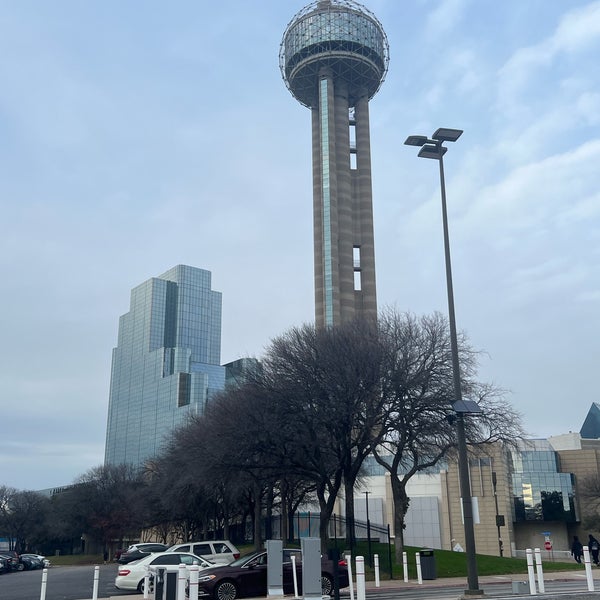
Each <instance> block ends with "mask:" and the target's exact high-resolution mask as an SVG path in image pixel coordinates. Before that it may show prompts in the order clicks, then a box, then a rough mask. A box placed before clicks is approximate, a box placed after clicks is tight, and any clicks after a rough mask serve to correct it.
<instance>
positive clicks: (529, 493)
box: [510, 440, 578, 523]
mask: <svg viewBox="0 0 600 600" xmlns="http://www.w3.org/2000/svg"><path fill="white" fill-rule="evenodd" d="M534 444H535V447H534V448H531V449H523V450H521V451H520V452H513V453H511V459H512V460H511V465H510V467H511V485H512V497H513V510H514V514H513V521H515V522H523V521H564V522H567V523H575V522H576V521H577V520H578V517H577V513H576V508H575V506H576V503H575V481H574V476H573V474H572V473H561V472H560V465H559V458H558V454H557V453H556V452H555V451H554V450H552V448H551V446H550V444H549V443H548V442H547V441H545V440H536V441H535V442H534ZM530 445H531V443H530Z"/></svg>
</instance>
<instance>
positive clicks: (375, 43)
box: [279, 0, 389, 327]
mask: <svg viewBox="0 0 600 600" xmlns="http://www.w3.org/2000/svg"><path fill="white" fill-rule="evenodd" d="M388 61H389V49H388V42H387V38H386V35H385V32H384V30H383V27H382V26H381V24H380V23H379V21H378V20H377V18H376V17H375V16H374V15H373V14H372V13H370V12H369V11H368V10H367V9H366V8H364V7H363V6H361V5H360V4H358V3H356V2H354V1H352V0H319V1H317V2H312V3H311V4H309V5H308V6H306V7H305V8H304V9H302V10H301V11H300V12H299V13H297V14H296V16H295V17H294V18H293V19H292V21H291V22H290V23H289V25H288V26H287V28H286V30H285V33H284V35H283V41H282V43H281V48H280V54H279V63H280V68H281V73H282V75H283V78H284V81H285V83H286V85H287V87H288V89H289V90H290V92H291V93H292V95H293V96H294V97H295V98H296V99H297V100H298V101H299V102H300V103H301V104H303V105H304V106H307V107H308V108H310V110H311V114H312V165H313V210H314V217H313V219H314V280H315V316H316V324H317V326H320V327H323V326H331V325H334V324H337V323H341V322H344V321H347V320H351V319H353V318H355V317H359V316H365V317H375V316H376V314H377V295H376V288H375V246H374V239H373V206H372V187H371V149H370V133H369V100H370V99H371V98H372V97H373V96H374V95H375V93H376V92H377V91H378V90H379V87H380V86H381V84H382V82H383V80H384V78H385V75H386V73H387V68H388Z"/></svg>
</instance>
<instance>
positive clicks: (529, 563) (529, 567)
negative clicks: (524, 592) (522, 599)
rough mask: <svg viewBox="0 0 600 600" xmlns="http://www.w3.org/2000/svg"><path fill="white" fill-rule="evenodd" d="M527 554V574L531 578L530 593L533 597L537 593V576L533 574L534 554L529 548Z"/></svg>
mask: <svg viewBox="0 0 600 600" xmlns="http://www.w3.org/2000/svg"><path fill="white" fill-rule="evenodd" d="M525 552H526V553H527V574H528V576H529V593H530V595H532V596H535V595H536V594H537V592H536V591H535V574H534V572H533V554H532V552H531V548H527V550H526V551H525Z"/></svg>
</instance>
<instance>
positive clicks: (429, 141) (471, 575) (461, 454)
mask: <svg viewBox="0 0 600 600" xmlns="http://www.w3.org/2000/svg"><path fill="white" fill-rule="evenodd" d="M461 135H462V130H461V129H447V128H440V129H438V130H437V131H436V132H435V133H434V134H433V135H432V136H431V138H428V137H427V136H424V135H411V136H409V137H408V138H406V141H405V142H404V143H405V144H406V145H408V146H420V147H421V149H420V150H419V154H418V156H419V157H421V158H432V159H434V160H437V161H438V163H439V165H440V187H441V193H442V222H443V227H444V255H445V259H446V288H447V292H448V323H449V325H450V347H451V353H452V380H453V385H454V404H453V406H452V407H453V409H454V412H455V413H456V441H457V445H458V471H459V478H460V494H461V496H462V506H463V519H464V526H465V553H466V556H467V582H468V585H469V588H468V589H467V590H465V594H466V595H481V594H483V590H481V589H479V581H478V576H477V557H476V551H475V531H474V528H473V504H472V501H471V484H470V481H469V460H468V456H467V441H466V436H465V421H464V415H465V414H472V413H479V412H481V409H480V408H479V406H478V404H477V403H476V402H473V401H468V400H467V401H464V400H463V399H462V389H461V384H460V363H459V354H458V338H457V334H456V317H455V315H454V290H453V287H452V264H451V261H450V237H449V235H448V211H447V208H446V181H445V179H444V154H446V152H447V151H448V148H446V147H445V146H443V143H444V142H455V141H456V140H457V139H458V138H459V137H460V136H461Z"/></svg>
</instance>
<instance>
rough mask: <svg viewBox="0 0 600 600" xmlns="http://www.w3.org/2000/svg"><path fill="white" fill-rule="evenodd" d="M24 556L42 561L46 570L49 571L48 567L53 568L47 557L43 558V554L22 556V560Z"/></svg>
mask: <svg viewBox="0 0 600 600" xmlns="http://www.w3.org/2000/svg"><path fill="white" fill-rule="evenodd" d="M23 556H33V557H34V558H37V559H39V560H41V561H42V566H43V567H44V569H47V568H48V567H51V566H52V563H51V562H50V561H49V560H48V559H47V558H46V557H45V556H43V555H41V554H31V553H28V554H21V558H22V557H23Z"/></svg>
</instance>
